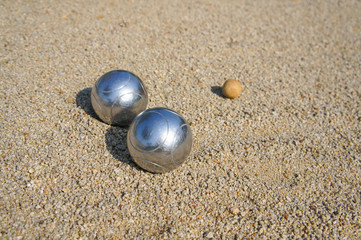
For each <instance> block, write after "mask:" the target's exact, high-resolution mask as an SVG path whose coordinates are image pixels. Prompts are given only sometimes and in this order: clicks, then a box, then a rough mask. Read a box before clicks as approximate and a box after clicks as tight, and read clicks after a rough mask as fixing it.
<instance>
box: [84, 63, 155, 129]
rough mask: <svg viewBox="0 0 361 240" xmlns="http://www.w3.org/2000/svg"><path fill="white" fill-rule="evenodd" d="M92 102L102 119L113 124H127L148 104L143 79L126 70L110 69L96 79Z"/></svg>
mask: <svg viewBox="0 0 361 240" xmlns="http://www.w3.org/2000/svg"><path fill="white" fill-rule="evenodd" d="M91 103H92V106H93V108H94V110H95V112H96V114H97V115H98V116H99V118H100V119H101V120H103V121H104V122H106V123H108V124H111V125H118V126H127V125H129V124H130V123H131V122H132V121H133V119H134V118H135V117H136V116H137V115H138V114H139V113H140V112H142V111H143V110H145V109H146V107H147V104H148V95H147V91H146V90H145V87H144V85H143V83H142V81H141V80H140V79H139V78H138V77H137V76H136V75H134V74H133V73H130V72H128V71H124V70H115V71H110V72H108V73H106V74H104V75H103V76H101V77H100V78H99V79H98V81H96V83H95V86H94V87H93V89H92V92H91Z"/></svg>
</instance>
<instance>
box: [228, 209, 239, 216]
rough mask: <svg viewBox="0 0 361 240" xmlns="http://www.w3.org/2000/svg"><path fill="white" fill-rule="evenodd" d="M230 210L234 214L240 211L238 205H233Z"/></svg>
mask: <svg viewBox="0 0 361 240" xmlns="http://www.w3.org/2000/svg"><path fill="white" fill-rule="evenodd" d="M229 212H230V213H232V214H233V215H237V214H238V213H239V212H240V211H239V208H237V207H231V208H230V209H229Z"/></svg>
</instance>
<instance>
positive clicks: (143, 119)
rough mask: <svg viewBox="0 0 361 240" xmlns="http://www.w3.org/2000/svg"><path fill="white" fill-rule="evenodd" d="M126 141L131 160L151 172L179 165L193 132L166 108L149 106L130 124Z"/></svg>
mask: <svg viewBox="0 0 361 240" xmlns="http://www.w3.org/2000/svg"><path fill="white" fill-rule="evenodd" d="M127 144H128V149H129V152H130V155H131V156H132V158H133V160H134V161H135V162H136V163H137V164H138V165H139V166H140V167H141V168H143V169H145V170H148V171H150V172H154V173H165V172H169V171H171V170H173V169H175V168H176V167H178V166H179V165H181V164H182V163H183V162H184V161H185V160H186V158H187V157H188V155H189V153H190V152H191V149H192V131H191V128H190V126H189V125H188V123H187V122H186V120H185V119H184V118H183V117H182V116H181V115H180V114H178V113H177V112H175V111H172V110H169V109H167V108H151V109H147V110H145V111H144V112H142V113H141V114H139V115H138V116H137V117H136V118H135V119H134V121H133V123H132V124H131V125H130V128H129V131H128V137H127Z"/></svg>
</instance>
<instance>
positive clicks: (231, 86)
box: [222, 79, 242, 98]
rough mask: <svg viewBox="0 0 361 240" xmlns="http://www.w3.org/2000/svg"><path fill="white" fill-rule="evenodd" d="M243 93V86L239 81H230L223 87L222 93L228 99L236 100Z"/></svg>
mask: <svg viewBox="0 0 361 240" xmlns="http://www.w3.org/2000/svg"><path fill="white" fill-rule="evenodd" d="M241 92H242V85H241V83H240V82H239V81H238V80H235V79H229V80H227V81H226V82H225V83H224V84H223V87H222V93H223V95H224V96H225V97H227V98H236V97H238V96H239V94H240V93H241Z"/></svg>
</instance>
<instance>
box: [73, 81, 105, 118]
mask: <svg viewBox="0 0 361 240" xmlns="http://www.w3.org/2000/svg"><path fill="white" fill-rule="evenodd" d="M91 91H92V89H91V88H84V89H83V90H81V91H80V92H78V94H77V95H76V105H77V107H80V108H82V109H83V110H84V111H85V113H86V114H88V115H89V116H91V117H92V118H95V119H97V120H98V121H100V122H103V121H102V120H101V119H100V118H99V117H98V115H97V114H96V113H95V111H94V109H93V107H92V103H91V99H90V96H91Z"/></svg>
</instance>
